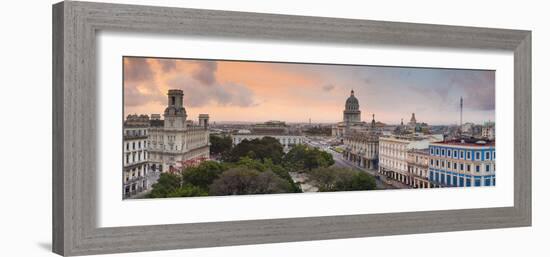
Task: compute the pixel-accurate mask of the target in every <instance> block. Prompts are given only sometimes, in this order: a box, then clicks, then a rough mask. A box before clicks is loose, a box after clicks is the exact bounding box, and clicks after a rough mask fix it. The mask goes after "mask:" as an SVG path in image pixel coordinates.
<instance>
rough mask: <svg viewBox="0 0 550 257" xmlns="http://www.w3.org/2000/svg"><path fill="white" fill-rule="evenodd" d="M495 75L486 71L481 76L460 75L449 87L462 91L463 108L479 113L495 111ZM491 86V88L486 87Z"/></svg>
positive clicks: (456, 76)
mask: <svg viewBox="0 0 550 257" xmlns="http://www.w3.org/2000/svg"><path fill="white" fill-rule="evenodd" d="M494 84H495V73H494V72H493V71H486V72H484V73H482V74H476V75H473V76H472V75H470V76H463V75H461V74H460V73H458V74H457V75H455V76H454V77H453V78H452V80H451V85H452V86H456V87H459V88H461V89H462V90H463V91H464V94H465V95H464V106H465V108H468V109H472V110H480V111H490V110H494V109H495V87H494ZM486 85H493V86H486Z"/></svg>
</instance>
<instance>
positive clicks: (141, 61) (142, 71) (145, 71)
mask: <svg viewBox="0 0 550 257" xmlns="http://www.w3.org/2000/svg"><path fill="white" fill-rule="evenodd" d="M153 75H154V73H153V70H152V68H151V66H150V65H149V63H148V62H147V59H146V58H140V57H125V58H124V79H125V80H127V81H146V80H150V79H151V78H152V77H153Z"/></svg>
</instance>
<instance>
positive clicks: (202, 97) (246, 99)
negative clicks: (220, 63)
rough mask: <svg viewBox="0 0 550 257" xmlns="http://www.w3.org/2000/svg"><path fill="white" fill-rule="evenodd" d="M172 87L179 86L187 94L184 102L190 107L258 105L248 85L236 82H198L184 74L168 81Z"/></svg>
mask: <svg viewBox="0 0 550 257" xmlns="http://www.w3.org/2000/svg"><path fill="white" fill-rule="evenodd" d="M168 85H169V86H170V88H179V89H181V90H183V93H184V94H185V98H184V103H185V106H189V107H202V106H206V105H209V104H215V105H218V106H236V107H250V106H256V105H257V103H256V102H255V101H254V93H253V92H252V91H251V90H250V89H249V88H248V87H246V86H243V85H239V84H235V83H225V84H220V83H213V84H204V83H197V82H196V81H194V80H191V79H189V77H188V76H185V75H182V76H178V77H176V78H174V79H173V80H171V81H169V82H168Z"/></svg>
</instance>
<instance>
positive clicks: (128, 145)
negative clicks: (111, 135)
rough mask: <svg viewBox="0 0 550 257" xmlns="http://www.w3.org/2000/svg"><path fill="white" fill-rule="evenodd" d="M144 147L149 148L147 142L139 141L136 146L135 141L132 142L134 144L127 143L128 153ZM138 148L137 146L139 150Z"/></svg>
mask: <svg viewBox="0 0 550 257" xmlns="http://www.w3.org/2000/svg"><path fill="white" fill-rule="evenodd" d="M142 145H143V148H147V141H138V142H137V144H136V142H135V141H134V142H132V143H130V142H126V151H130V148H131V150H132V151H133V150H140V149H142V147H141V146H142ZM136 146H137V148H136Z"/></svg>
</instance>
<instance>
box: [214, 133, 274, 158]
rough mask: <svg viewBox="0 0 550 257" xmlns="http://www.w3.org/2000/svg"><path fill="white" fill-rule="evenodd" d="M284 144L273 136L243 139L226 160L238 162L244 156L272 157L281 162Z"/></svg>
mask: <svg viewBox="0 0 550 257" xmlns="http://www.w3.org/2000/svg"><path fill="white" fill-rule="evenodd" d="M283 155H284V152H283V146H282V145H281V143H280V142H279V140H277V139H275V138H273V137H263V138H261V139H258V138H256V139H253V140H246V139H245V140H243V141H242V142H241V143H239V144H238V145H236V146H235V147H233V149H232V150H231V151H230V152H229V154H228V156H226V157H224V159H225V161H229V162H238V161H239V160H240V159H241V158H242V157H248V158H251V159H255V160H261V161H264V160H267V159H271V161H273V162H274V163H276V164H279V163H281V161H282V159H283Z"/></svg>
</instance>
